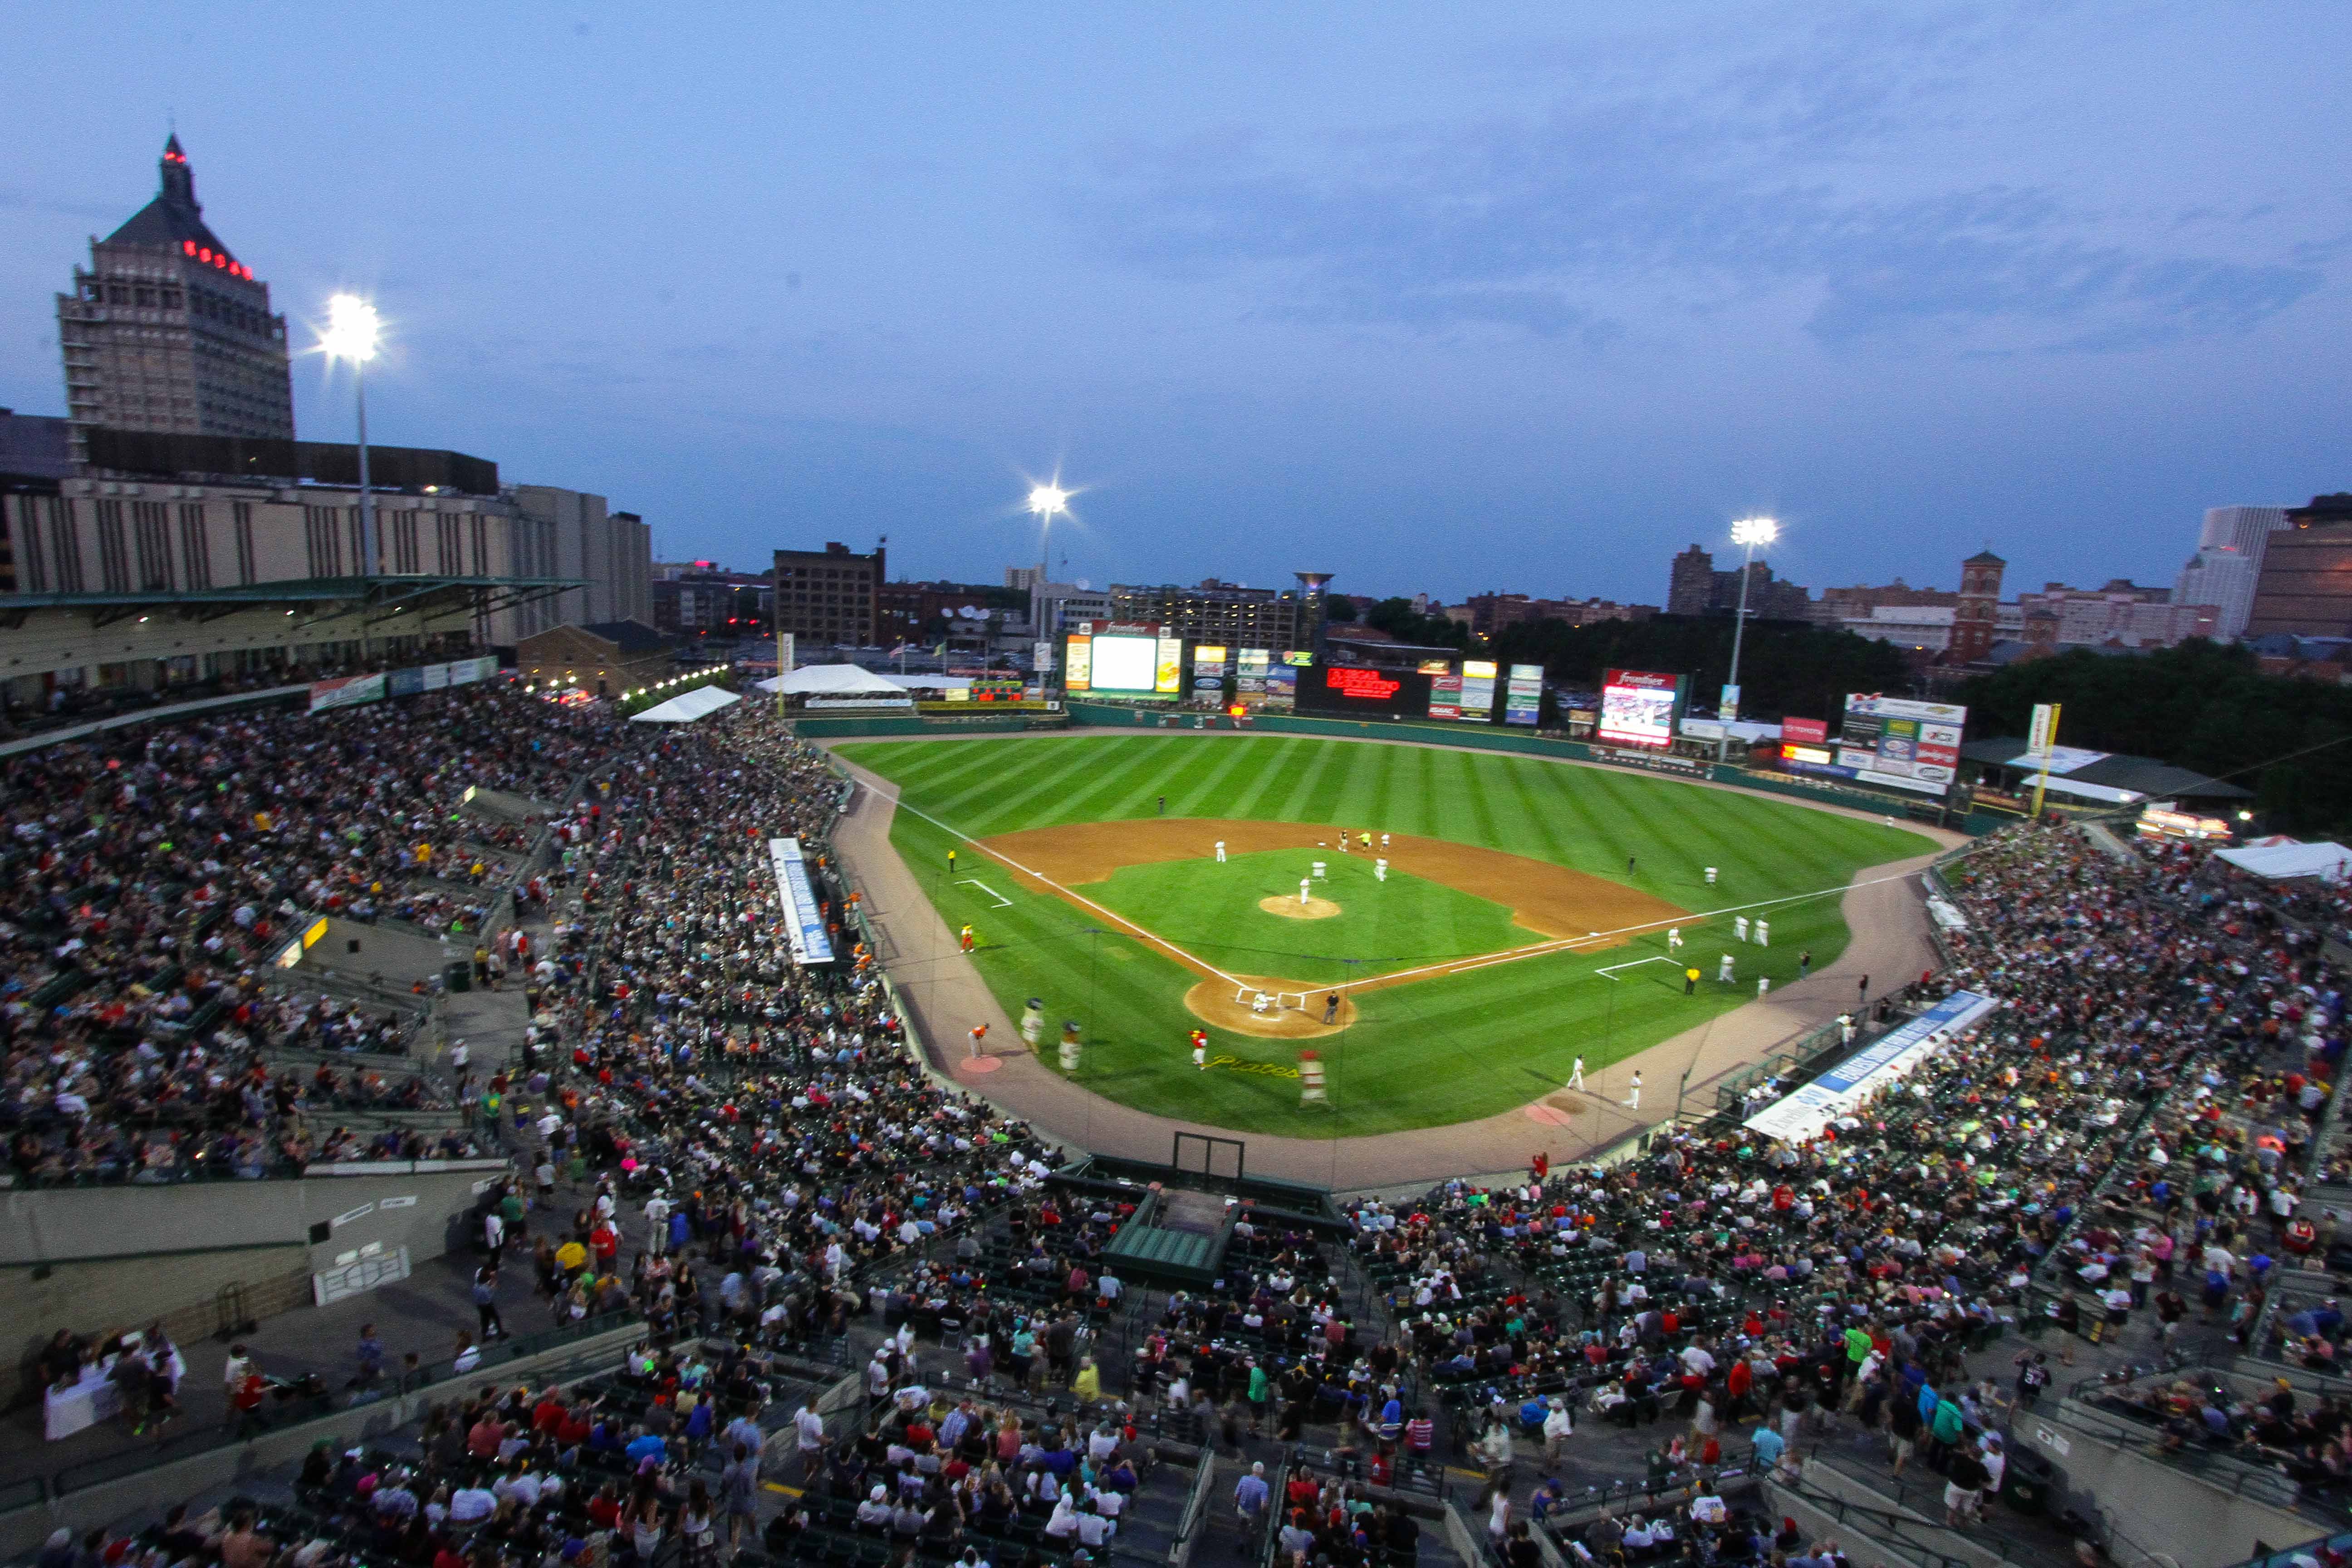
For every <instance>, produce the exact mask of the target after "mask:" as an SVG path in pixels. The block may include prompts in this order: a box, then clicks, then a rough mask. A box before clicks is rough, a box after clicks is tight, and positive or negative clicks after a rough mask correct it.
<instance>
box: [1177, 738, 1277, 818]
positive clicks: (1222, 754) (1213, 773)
mask: <svg viewBox="0 0 2352 1568" xmlns="http://www.w3.org/2000/svg"><path fill="white" fill-rule="evenodd" d="M1212 754H1213V755H1214V756H1215V757H1216V762H1215V764H1214V765H1213V766H1212V767H1211V768H1210V769H1209V770H1208V772H1207V773H1206V775H1205V776H1203V777H1202V778H1201V779H1200V780H1198V781H1197V782H1196V783H1195V784H1193V786H1192V788H1191V789H1190V790H1188V791H1186V792H1185V795H1184V815H1185V816H1232V815H1233V813H1231V812H1229V811H1227V810H1225V809H1224V804H1225V796H1226V789H1227V781H1229V780H1231V779H1232V778H1233V776H1234V774H1235V773H1239V772H1241V771H1242V769H1244V768H1245V767H1247V766H1249V765H1250V764H1251V762H1252V760H1253V759H1254V758H1255V757H1256V756H1257V755H1258V754H1259V742H1258V741H1257V739H1256V737H1255V736H1252V737H1251V738H1249V739H1247V740H1234V741H1219V742H1217V743H1216V746H1215V748H1214V749H1213V753H1212Z"/></svg>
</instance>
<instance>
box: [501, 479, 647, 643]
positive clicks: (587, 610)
mask: <svg viewBox="0 0 2352 1568" xmlns="http://www.w3.org/2000/svg"><path fill="white" fill-rule="evenodd" d="M506 493H507V494H508V495H509V497H511V498H512V499H513V500H514V503H515V505H516V507H517V508H518V509H520V511H521V513H522V515H523V516H525V517H527V518H530V519H531V520H532V521H537V522H541V523H544V524H546V525H547V527H548V530H549V537H550V538H551V539H552V540H553V541H554V544H555V570H554V571H553V572H552V573H551V575H552V576H557V577H577V578H579V579H580V580H581V581H582V582H583V583H584V584H587V585H586V586H585V587H583V588H578V589H574V590H572V592H570V593H565V594H559V595H555V596H554V597H553V598H551V599H548V600H545V601H543V602H542V603H541V604H540V605H534V606H533V609H534V610H535V611H537V612H538V615H539V616H540V624H539V625H538V626H533V627H531V628H530V629H531V630H534V631H537V630H540V629H542V628H543V627H545V626H561V625H562V624H564V623H565V622H570V623H572V624H573V625H575V626H579V625H590V624H593V623H597V622H605V621H639V622H644V623H646V624H648V625H650V624H651V623H652V621H653V616H654V605H653V564H654V549H653V530H652V529H650V528H648V527H646V521H645V520H644V519H643V518H641V517H639V516H638V515H637V514H636V513H635V512H633V511H613V510H608V508H607V507H606V505H605V501H604V497H603V496H600V495H590V494H588V493H587V492H586V491H583V490H567V489H559V488H558V487H556V486H554V485H515V486H513V487H511V488H510V489H508V491H507V492H506Z"/></svg>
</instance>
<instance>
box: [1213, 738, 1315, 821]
mask: <svg viewBox="0 0 2352 1568" xmlns="http://www.w3.org/2000/svg"><path fill="white" fill-rule="evenodd" d="M1253 743H1255V742H1253ZM1312 743H1313V742H1308V741H1302V740H1297V739H1294V738H1292V737H1289V736H1285V737H1283V738H1282V739H1281V740H1278V741H1272V742H1266V750H1265V753H1264V756H1263V759H1262V760H1261V761H1260V763H1259V764H1258V772H1257V777H1256V778H1255V780H1254V781H1253V782H1252V783H1251V784H1250V786H1249V788H1248V789H1246V790H1244V792H1243V793H1242V794H1241V795H1240V796H1239V797H1237V798H1236V799H1235V800H1234V805H1233V810H1232V811H1231V812H1230V813H1228V814H1227V815H1229V816H1236V817H1248V818H1250V819H1251V820H1253V821H1255V820H1260V819H1270V818H1273V817H1274V816H1276V814H1275V813H1273V812H1269V811H1265V810H1261V809H1260V807H1261V806H1262V805H1264V803H1265V799H1266V796H1267V795H1270V794H1271V793H1273V792H1274V791H1275V789H1276V787H1277V786H1279V787H1280V788H1282V789H1288V788H1289V787H1290V784H1291V783H1292V781H1293V780H1294V779H1295V777H1296V775H1297V770H1298V763H1299V759H1300V758H1302V757H1304V756H1305V755H1306V754H1307V747H1308V746H1309V745H1311V744H1312Z"/></svg>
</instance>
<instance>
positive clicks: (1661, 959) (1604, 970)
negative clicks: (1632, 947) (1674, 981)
mask: <svg viewBox="0 0 2352 1568" xmlns="http://www.w3.org/2000/svg"><path fill="white" fill-rule="evenodd" d="M1674 962H1675V961H1674V960H1673V959H1671V958H1668V957H1667V956H1666V955H1665V954H1664V953H1663V952H1654V953H1652V954H1650V956H1649V957H1647V958H1637V959H1635V960H1633V962H1632V963H1610V964H1604V965H1602V966H1601V968H1599V969H1596V970H1594V971H1593V972H1592V973H1595V974H1608V975H1614V974H1615V973H1617V972H1618V971H1619V970H1621V969H1639V968H1641V967H1642V965H1643V964H1645V963H1674Z"/></svg>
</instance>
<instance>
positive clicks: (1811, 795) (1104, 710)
mask: <svg viewBox="0 0 2352 1568" xmlns="http://www.w3.org/2000/svg"><path fill="white" fill-rule="evenodd" d="M1066 707H1067V710H1068V712H1069V715H1070V723H1071V724H1072V726H1073V727H1078V728H1092V727H1109V728H1113V729H1129V728H1142V729H1177V730H1191V729H1202V730H1209V729H1220V730H1222V729H1247V730H1251V731H1258V732H1260V733H1264V734H1269V735H1321V736H1324V737H1327V738H1328V739H1331V740H1344V741H1407V742H1413V743H1416V744H1419V745H1429V746H1458V747H1462V748H1464V749H1465V750H1468V751H1478V752H1519V753H1520V754H1522V755H1526V756H1535V757H1554V758H1558V759H1559V760H1561V761H1564V762H1572V763H1597V764H1599V765H1601V766H1602V767H1610V768H1622V769H1623V770H1624V771H1626V772H1628V773H1655V774H1657V775H1658V776H1659V777H1661V778H1679V779H1690V780H1693V781H1697V782H1705V783H1709V784H1728V785H1730V786H1731V787H1733V788H1735V789H1745V790H1753V791H1755V792H1756V793H1758V794H1759V795H1787V796H1789V797H1790V799H1793V800H1805V801H1815V802H1820V803H1822V804H1826V805H1843V806H1847V807H1850V808H1852V809H1853V810H1857V811H1869V812H1877V813H1880V814H1883V815H1892V816H1906V817H1908V816H1909V815H1910V809H1911V807H1913V806H1915V805H1926V804H1927V797H1926V796H1906V795H1881V794H1878V793H1876V792H1874V791H1870V790H1859V789H1840V788H1838V787H1836V786H1835V785H1832V784H1808V783H1801V782H1799V781H1798V780H1795V779H1792V778H1786V777H1782V776H1780V775H1776V774H1770V773H1752V772H1750V771H1749V770H1748V769H1746V768H1735V767H1728V766H1717V765H1716V764H1713V763H1689V764H1687V765H1676V766H1667V765H1664V763H1663V762H1662V763H1660V764H1659V765H1656V766H1651V767H1644V766H1643V765H1642V764H1641V763H1628V762H1623V761H1621V760H1620V759H1619V757H1618V756H1617V755H1616V754H1613V753H1612V752H1610V751H1608V750H1606V749H1605V748H1596V747H1593V746H1589V745H1586V744H1585V743H1584V742H1581V741H1565V740H1560V739H1559V738H1557V737H1555V736H1550V735H1531V734H1528V733H1527V732H1526V731H1511V730H1497V729H1489V728H1484V727H1481V726H1479V725H1476V724H1424V723H1414V722H1412V721H1399V722H1389V721H1373V720H1363V719H1356V720H1349V719H1302V718H1300V717H1298V716H1297V714H1292V713H1259V714H1255V715H1253V716H1252V717H1251V718H1250V720H1249V721H1248V722H1247V724H1246V725H1244V724H1238V723H1236V722H1234V721H1233V720H1232V719H1229V718H1227V717H1225V716H1223V715H1222V714H1215V713H1181V712H1171V711H1169V710H1162V709H1151V708H1124V707H1118V706H1116V705H1114V704H1111V703H1108V702H1071V703H1068V704H1066ZM1939 825H1940V824H1939ZM1954 826H1956V829H1957V831H1960V832H1965V833H1969V834H1979V833H1984V832H1989V831H1990V830H1991V828H1992V827H1994V826H1999V824H1998V823H1996V822H1987V823H1984V824H1983V825H1981V826H1979V824H1978V822H1977V819H1976V818H1974V817H1972V818H1970V819H1969V821H1968V822H1966V823H1959V824H1956V825H1954Z"/></svg>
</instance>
